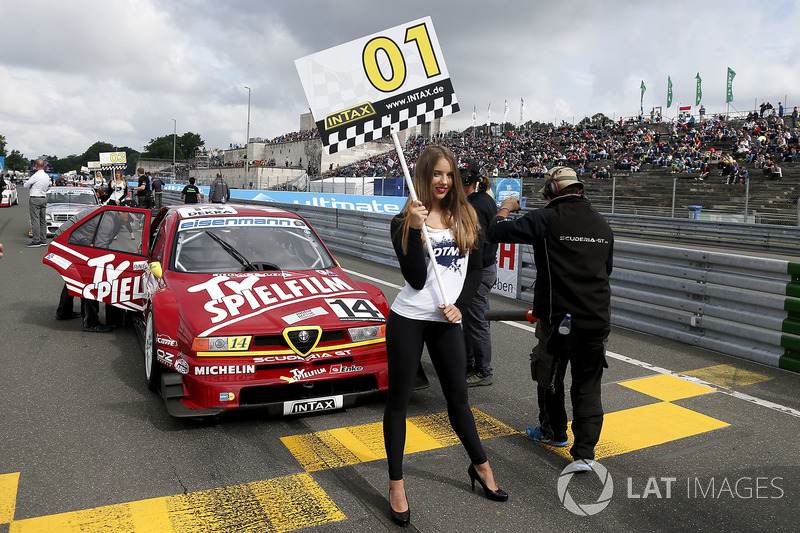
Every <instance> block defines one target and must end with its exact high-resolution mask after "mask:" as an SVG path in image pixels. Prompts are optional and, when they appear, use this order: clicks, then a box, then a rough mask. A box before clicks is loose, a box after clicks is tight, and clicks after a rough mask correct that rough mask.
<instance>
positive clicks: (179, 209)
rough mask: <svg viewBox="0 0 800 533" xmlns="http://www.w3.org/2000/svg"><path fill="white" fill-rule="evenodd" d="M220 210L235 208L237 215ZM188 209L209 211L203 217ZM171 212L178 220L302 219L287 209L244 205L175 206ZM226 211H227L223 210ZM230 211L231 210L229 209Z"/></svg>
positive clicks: (171, 207) (171, 208)
mask: <svg viewBox="0 0 800 533" xmlns="http://www.w3.org/2000/svg"><path fill="white" fill-rule="evenodd" d="M220 208H233V210H235V211H236V212H235V213H230V212H228V213H224V212H222V213H220V212H214V211H216V210H220ZM186 209H194V210H202V209H207V210H208V213H207V214H201V215H187V214H186V211H185V210H186ZM170 210H172V211H174V212H176V213H177V214H178V218H179V219H181V220H183V219H186V218H207V217H215V218H216V217H228V216H230V217H237V216H238V217H241V216H247V217H259V216H260V217H263V216H272V217H284V218H296V219H299V218H301V217H300V216H299V215H297V214H296V213H293V212H291V211H287V210H285V209H281V208H280V207H271V206H268V205H242V204H187V205H175V206H170ZM223 210H225V209H223ZM228 210H230V209H228Z"/></svg>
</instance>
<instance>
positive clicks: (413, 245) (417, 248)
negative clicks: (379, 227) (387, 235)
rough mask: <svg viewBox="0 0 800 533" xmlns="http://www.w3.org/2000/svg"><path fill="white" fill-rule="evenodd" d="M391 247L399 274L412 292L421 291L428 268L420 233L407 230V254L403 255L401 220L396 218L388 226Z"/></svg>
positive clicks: (414, 230) (415, 230)
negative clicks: (398, 264)
mask: <svg viewBox="0 0 800 533" xmlns="http://www.w3.org/2000/svg"><path fill="white" fill-rule="evenodd" d="M390 232H391V235H392V245H393V246H394V253H395V254H396V255H397V260H398V261H399V262H400V272H402V273H403V278H405V280H406V281H407V282H408V284H409V285H411V287H412V288H414V290H417V291H419V290H422V288H423V287H424V286H425V280H426V279H427V277H428V266H427V265H426V264H425V253H424V251H423V249H422V231H420V230H418V229H414V228H409V230H408V253H405V254H404V253H403V219H402V218H400V217H399V216H396V217H394V218H393V219H392V223H391V226H390Z"/></svg>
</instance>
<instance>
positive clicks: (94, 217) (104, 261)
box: [42, 206, 151, 311]
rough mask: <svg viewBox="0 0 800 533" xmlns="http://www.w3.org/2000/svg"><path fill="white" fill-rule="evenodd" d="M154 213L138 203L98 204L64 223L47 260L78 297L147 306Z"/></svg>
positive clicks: (122, 305)
mask: <svg viewBox="0 0 800 533" xmlns="http://www.w3.org/2000/svg"><path fill="white" fill-rule="evenodd" d="M150 215H151V212H150V210H149V209H137V208H133V207H121V206H104V207H101V208H99V209H95V210H93V211H91V212H90V213H89V214H87V215H85V216H84V217H82V218H81V219H79V220H77V221H76V222H75V223H74V224H71V225H69V226H68V227H65V228H63V231H61V233H60V234H59V235H57V236H56V238H55V239H53V241H52V242H51V243H50V245H49V246H48V248H47V252H48V253H47V255H45V256H44V258H43V259H42V263H44V264H45V265H47V266H49V267H51V268H54V269H55V270H56V271H57V272H58V273H59V275H61V277H62V278H63V279H64V283H66V284H67V289H68V290H69V292H70V293H71V294H73V295H75V296H79V297H81V298H86V299H89V300H97V301H99V302H103V303H106V304H112V305H114V306H115V307H119V308H120V309H125V310H126V311H142V310H143V309H144V300H143V297H144V294H143V286H142V274H143V273H144V272H145V271H146V270H147V268H148V261H147V258H148V256H147V251H148V237H149V235H150ZM67 224H69V223H67Z"/></svg>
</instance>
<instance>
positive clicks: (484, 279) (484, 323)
mask: <svg viewBox="0 0 800 533" xmlns="http://www.w3.org/2000/svg"><path fill="white" fill-rule="evenodd" d="M496 281H497V265H496V264H491V265H489V266H488V267H485V268H483V269H482V270H481V284H480V285H479V286H478V290H477V291H475V296H473V297H472V301H471V302H470V303H469V306H468V307H467V309H465V310H464V314H463V316H462V325H463V328H464V340H465V342H466V346H467V368H468V369H470V368H471V369H473V370H475V371H476V372H480V373H481V374H483V375H490V374H491V373H492V340H491V334H490V330H489V321H488V320H486V311H488V310H489V293H490V292H491V290H492V286H493V285H494V284H495V282H496Z"/></svg>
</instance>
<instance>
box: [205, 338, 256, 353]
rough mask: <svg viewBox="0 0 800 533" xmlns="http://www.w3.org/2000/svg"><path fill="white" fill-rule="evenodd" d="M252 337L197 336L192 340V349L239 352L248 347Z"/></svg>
mask: <svg viewBox="0 0 800 533" xmlns="http://www.w3.org/2000/svg"><path fill="white" fill-rule="evenodd" d="M252 338H253V337H251V336H249V335H246V336H239V337H207V338H201V337H197V338H196V339H194V341H193V342H192V350H194V351H195V352H228V351H230V352H240V351H244V350H247V349H249V348H250V341H251V340H252Z"/></svg>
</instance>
